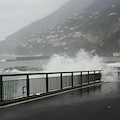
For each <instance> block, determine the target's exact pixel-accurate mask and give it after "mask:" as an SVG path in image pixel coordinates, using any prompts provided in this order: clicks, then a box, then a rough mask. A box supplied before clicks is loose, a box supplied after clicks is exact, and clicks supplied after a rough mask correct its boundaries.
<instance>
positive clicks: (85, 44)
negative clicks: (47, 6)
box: [3, 0, 120, 56]
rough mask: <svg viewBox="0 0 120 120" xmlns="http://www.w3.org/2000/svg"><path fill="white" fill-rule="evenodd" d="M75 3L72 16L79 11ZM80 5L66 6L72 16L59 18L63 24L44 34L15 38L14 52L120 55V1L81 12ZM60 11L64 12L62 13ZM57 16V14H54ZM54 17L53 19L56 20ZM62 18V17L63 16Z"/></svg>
mask: <svg viewBox="0 0 120 120" xmlns="http://www.w3.org/2000/svg"><path fill="white" fill-rule="evenodd" d="M71 1H72V2H73V3H74V4H76V10H73V13H72V12H71V13H69V10H70V9H71V8H72V9H74V7H75V6H72V7H70V5H69V4H71V5H73V3H72V2H71ZM81 1H82V0H81ZM78 2H80V0H76V2H74V1H73V0H70V1H69V2H68V3H69V4H68V3H66V4H65V5H64V7H66V5H67V6H68V11H67V12H68V13H69V15H67V16H65V18H64V19H62V20H61V19H60V18H58V21H59V20H60V21H59V22H56V23H54V24H52V25H50V26H48V27H47V28H45V29H42V30H37V29H36V32H34V33H29V31H27V30H26V32H27V34H28V38H27V39H25V40H24V39H23V40H18V41H16V38H15V42H16V45H15V44H14V45H15V46H14V48H15V50H14V52H15V53H16V54H24V55H25V54H30V55H31V54H32V55H34V54H43V55H52V54H61V53H68V54H71V55H74V54H75V53H76V52H77V51H78V50H80V49H81V48H83V49H86V50H88V51H95V52H96V54H99V55H104V56H112V55H113V54H114V53H115V52H120V49H119V47H120V36H119V33H120V14H119V10H120V8H119V6H120V1H119V0H91V1H90V2H89V3H88V4H87V5H84V6H83V7H82V8H79V7H80V5H79V4H78ZM85 2H86V3H87V2H88V0H85V1H84V4H85ZM62 7H63V6H62ZM60 9H61V8H60ZM58 11H60V10H59V9H58ZM61 11H62V10H61ZM56 12H57V11H56ZM56 12H54V14H55V13H56ZM57 13H58V12H57ZM64 13H65V12H64ZM52 15H53V14H52ZM52 15H49V16H50V17H51V18H54V17H52ZM65 15H66V14H65ZM53 16H54V15H53ZM58 16H59V15H58ZM63 16H64V15H63ZM69 16H70V17H69ZM59 17H61V15H60V16H59ZM46 18H48V17H46ZM44 19H45V18H44ZM56 20H57V19H56ZM46 21H47V20H46ZM48 21H49V20H48ZM32 25H33V24H32ZM27 27H28V26H27ZM39 27H40V25H38V28H39ZM25 28H26V27H25ZM29 29H30V28H29ZM31 29H32V28H31ZM21 30H22V29H21ZM21 30H20V31H21ZM22 32H23V31H22ZM24 34H25V32H24ZM24 34H23V37H24ZM29 34H30V35H29ZM21 36H22V35H20V34H18V39H22V37H21ZM13 37H14V35H13ZM113 39H114V40H113ZM8 41H10V40H9V39H7V40H6V41H5V42H6V44H7V42H8ZM5 42H3V43H5ZM8 43H9V42H8ZM11 44H12V43H11ZM112 45H114V46H112ZM10 46H12V45H10ZM16 46H17V47H16ZM110 46H111V47H110ZM3 50H4V48H3Z"/></svg>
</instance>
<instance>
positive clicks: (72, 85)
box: [71, 72, 73, 87]
mask: <svg viewBox="0 0 120 120" xmlns="http://www.w3.org/2000/svg"><path fill="white" fill-rule="evenodd" d="M71 83H72V87H73V72H71Z"/></svg>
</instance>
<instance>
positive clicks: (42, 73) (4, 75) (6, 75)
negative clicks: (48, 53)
mask: <svg viewBox="0 0 120 120" xmlns="http://www.w3.org/2000/svg"><path fill="white" fill-rule="evenodd" d="M94 71H95V72H100V71H102V70H90V71H69V72H41V73H22V74H21V73H19V74H18V73H17V74H1V75H0V76H3V77H8V76H26V75H44V74H60V73H63V74H65V73H79V72H94Z"/></svg>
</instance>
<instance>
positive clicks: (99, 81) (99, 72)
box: [99, 71, 101, 82]
mask: <svg viewBox="0 0 120 120" xmlns="http://www.w3.org/2000/svg"><path fill="white" fill-rule="evenodd" d="M99 74H100V79H99V82H100V81H101V72H100V71H99Z"/></svg>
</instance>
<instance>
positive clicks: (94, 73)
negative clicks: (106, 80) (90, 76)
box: [94, 71, 96, 83]
mask: <svg viewBox="0 0 120 120" xmlns="http://www.w3.org/2000/svg"><path fill="white" fill-rule="evenodd" d="M95 81H96V80H95V71H94V83H95Z"/></svg>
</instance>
